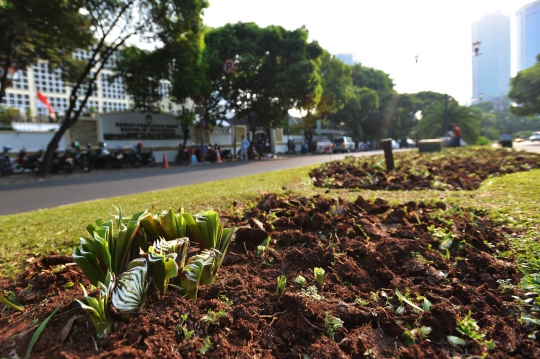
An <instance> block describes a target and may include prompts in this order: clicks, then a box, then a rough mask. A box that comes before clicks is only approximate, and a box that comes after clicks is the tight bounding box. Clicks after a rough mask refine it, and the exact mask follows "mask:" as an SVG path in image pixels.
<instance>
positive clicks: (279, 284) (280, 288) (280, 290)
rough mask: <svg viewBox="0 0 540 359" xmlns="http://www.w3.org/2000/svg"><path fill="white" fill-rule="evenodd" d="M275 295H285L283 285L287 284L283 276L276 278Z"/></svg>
mask: <svg viewBox="0 0 540 359" xmlns="http://www.w3.org/2000/svg"><path fill="white" fill-rule="evenodd" d="M276 282H277V288H276V295H283V293H285V285H286V284H287V278H286V277H285V276H284V275H280V276H279V277H277V280H276Z"/></svg>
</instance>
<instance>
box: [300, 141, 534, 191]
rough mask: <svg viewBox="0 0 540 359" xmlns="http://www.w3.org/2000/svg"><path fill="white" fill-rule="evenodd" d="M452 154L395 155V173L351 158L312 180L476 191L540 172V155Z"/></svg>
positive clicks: (368, 159) (355, 185)
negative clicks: (492, 181) (501, 179)
mask: <svg viewBox="0 0 540 359" xmlns="http://www.w3.org/2000/svg"><path fill="white" fill-rule="evenodd" d="M447 151H448V150H447ZM449 152H450V151H449ZM451 153H452V154H451V156H445V155H442V154H425V153H418V154H417V155H416V156H410V154H408V155H404V154H394V156H395V158H396V169H395V170H393V171H386V170H385V169H386V167H385V166H386V165H385V162H384V160H382V161H381V158H380V157H377V159H374V157H347V158H346V159H345V160H343V161H334V162H328V163H326V164H324V165H323V166H321V167H320V168H317V169H315V170H313V171H312V172H311V173H310V177H312V178H313V181H314V184H315V186H317V187H327V188H361V189H372V190H392V191H399V190H425V189H438V190H447V189H450V190H474V189H477V188H478V187H480V183H481V182H482V181H483V180H485V179H486V178H488V177H494V176H501V175H504V174H509V173H514V172H520V171H528V170H530V169H536V168H540V155H539V154H537V153H529V152H524V151H521V152H517V151H509V150H506V149H498V150H493V149H473V150H465V149H463V150H456V149H454V150H452V151H451Z"/></svg>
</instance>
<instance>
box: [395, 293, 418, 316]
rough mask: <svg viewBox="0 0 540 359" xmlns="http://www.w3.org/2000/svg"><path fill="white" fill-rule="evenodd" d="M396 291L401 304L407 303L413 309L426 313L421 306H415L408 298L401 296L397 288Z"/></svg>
mask: <svg viewBox="0 0 540 359" xmlns="http://www.w3.org/2000/svg"><path fill="white" fill-rule="evenodd" d="M395 291H396V295H397V297H398V299H399V301H400V302H405V303H407V304H408V305H410V306H411V307H413V308H414V309H416V310H418V311H420V312H423V311H424V309H422V308H420V307H419V306H417V305H416V304H414V303H413V302H412V301H410V300H409V299H408V298H407V297H406V296H404V295H403V294H401V292H400V291H399V290H398V289H397V288H396V289H395Z"/></svg>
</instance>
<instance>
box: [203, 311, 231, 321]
mask: <svg viewBox="0 0 540 359" xmlns="http://www.w3.org/2000/svg"><path fill="white" fill-rule="evenodd" d="M225 316H227V312H226V311H224V310H223V309H220V310H218V311H217V312H214V311H213V310H212V309H208V311H207V312H206V315H205V316H204V317H202V319H201V320H202V321H203V323H212V324H215V323H216V322H217V321H218V319H219V318H223V317H225Z"/></svg>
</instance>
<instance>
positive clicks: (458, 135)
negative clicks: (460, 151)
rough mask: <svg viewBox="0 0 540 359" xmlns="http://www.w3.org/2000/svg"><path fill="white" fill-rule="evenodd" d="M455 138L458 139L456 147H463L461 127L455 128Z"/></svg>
mask: <svg viewBox="0 0 540 359" xmlns="http://www.w3.org/2000/svg"><path fill="white" fill-rule="evenodd" d="M454 136H455V137H456V142H455V145H456V147H459V146H461V128H459V126H455V127H454Z"/></svg>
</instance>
